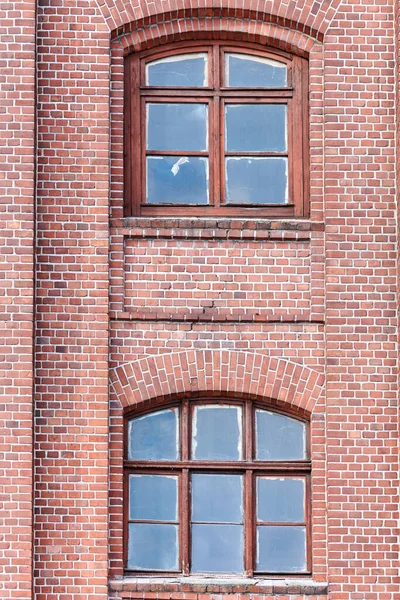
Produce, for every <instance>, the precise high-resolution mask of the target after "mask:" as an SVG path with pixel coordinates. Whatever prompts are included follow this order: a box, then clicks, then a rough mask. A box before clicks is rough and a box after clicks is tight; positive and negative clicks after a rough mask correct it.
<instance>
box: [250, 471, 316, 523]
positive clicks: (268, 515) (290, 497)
mask: <svg viewBox="0 0 400 600" xmlns="http://www.w3.org/2000/svg"><path fill="white" fill-rule="evenodd" d="M304 494H305V489H304V479H290V478H288V477H285V478H280V479H278V478H273V477H268V478H267V477H258V478H257V519H258V520H259V521H269V522H271V521H280V522H290V521H297V522H300V523H302V522H304Z"/></svg>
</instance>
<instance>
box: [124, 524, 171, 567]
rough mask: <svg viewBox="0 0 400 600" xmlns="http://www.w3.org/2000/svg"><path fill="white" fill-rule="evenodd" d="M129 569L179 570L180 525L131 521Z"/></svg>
mask: <svg viewBox="0 0 400 600" xmlns="http://www.w3.org/2000/svg"><path fill="white" fill-rule="evenodd" d="M128 569H135V570H145V571H149V570H151V571H177V570H178V526H177V525H159V524H152V523H129V539H128Z"/></svg>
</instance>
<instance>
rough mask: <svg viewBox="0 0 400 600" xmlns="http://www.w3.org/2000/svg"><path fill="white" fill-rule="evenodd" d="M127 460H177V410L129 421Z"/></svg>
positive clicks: (171, 409) (172, 409)
mask: <svg viewBox="0 0 400 600" xmlns="http://www.w3.org/2000/svg"><path fill="white" fill-rule="evenodd" d="M128 459H130V460H179V410H178V408H167V409H165V410H160V411H158V412H154V413H150V414H148V415H144V416H143V417H137V418H136V419H131V420H130V421H129V424H128Z"/></svg>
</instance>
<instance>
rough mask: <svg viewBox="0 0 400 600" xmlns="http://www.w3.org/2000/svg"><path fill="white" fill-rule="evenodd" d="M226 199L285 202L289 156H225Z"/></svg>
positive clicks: (273, 202)
mask: <svg viewBox="0 0 400 600" xmlns="http://www.w3.org/2000/svg"><path fill="white" fill-rule="evenodd" d="M226 201H227V203H231V204H286V203H287V201H288V174H287V158H271V157H266V158H261V157H256V156H249V157H238V158H237V157H229V158H226Z"/></svg>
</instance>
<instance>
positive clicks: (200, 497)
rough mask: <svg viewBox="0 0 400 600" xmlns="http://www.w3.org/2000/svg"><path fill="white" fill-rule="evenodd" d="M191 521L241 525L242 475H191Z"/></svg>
mask: <svg viewBox="0 0 400 600" xmlns="http://www.w3.org/2000/svg"><path fill="white" fill-rule="evenodd" d="M192 521H194V522H199V521H200V522H201V521H202V522H206V523H210V522H217V523H221V522H222V523H224V522H225V523H227V522H228V523H243V477H242V475H193V476H192Z"/></svg>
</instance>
